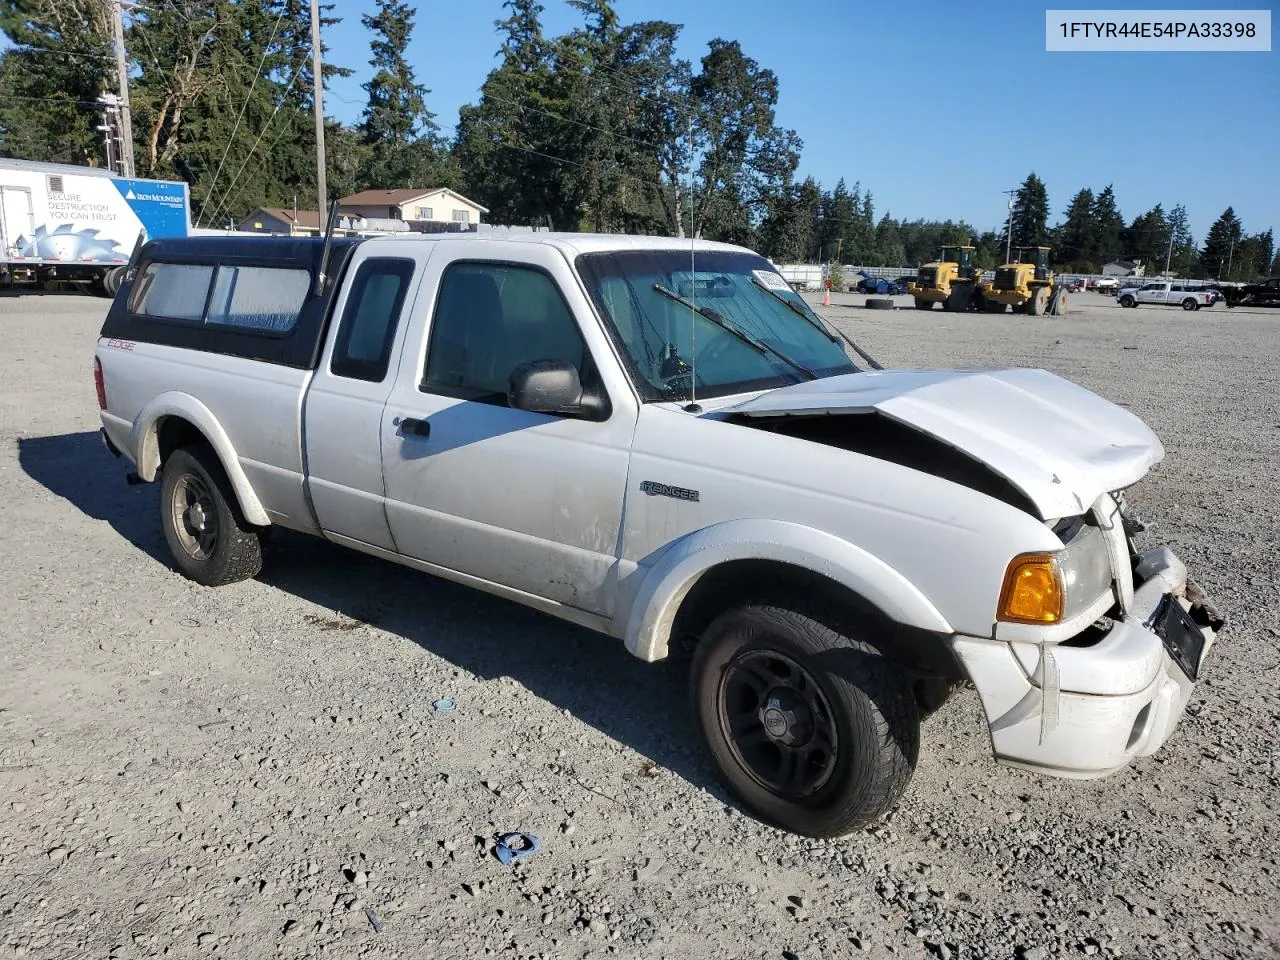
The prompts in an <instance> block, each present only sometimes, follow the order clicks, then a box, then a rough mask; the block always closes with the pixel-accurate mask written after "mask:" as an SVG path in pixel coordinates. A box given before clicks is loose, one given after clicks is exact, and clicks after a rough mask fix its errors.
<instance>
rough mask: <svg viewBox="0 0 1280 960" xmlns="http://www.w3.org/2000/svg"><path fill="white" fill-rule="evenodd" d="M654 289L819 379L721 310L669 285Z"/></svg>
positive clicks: (762, 351) (798, 369)
mask: <svg viewBox="0 0 1280 960" xmlns="http://www.w3.org/2000/svg"><path fill="white" fill-rule="evenodd" d="M653 289H655V290H657V291H658V292H659V293H660V294H662V295H663V296H664V297H667V298H668V299H671V300H674V301H675V302H676V303H678V304H680V305H681V306H685V307H688V308H689V309H690V310H692V311H693V312H694V313H696V314H697V315H698V316H700V317H702V318H703V319H705V320H709V321H711V322H712V323H714V324H715V325H716V326H717V327H719V328H720V329H721V330H726V331H728V332H729V333H731V334H733V335H734V336H735V337H737V338H738V339H739V340H741V341H742V342H743V343H745V344H746V345H747V346H749V347H751V348H753V349H754V350H755V351H756V352H757V353H762V354H772V355H773V356H775V357H777V358H778V359H779V360H781V361H782V362H783V363H785V364H786V365H787V366H789V367H791V368H792V369H794V370H797V371H799V372H800V373H802V374H804V376H805V378H806V379H809V380H817V379H818V375H817V374H816V373H814V372H813V371H812V370H810V369H809V368H808V367H806V366H805V365H804V364H803V363H801V362H800V361H798V360H792V359H791V358H790V357H788V356H787V355H786V354H785V353H783V352H782V351H781V350H778V349H777V348H776V347H771V346H769V344H767V343H765V342H764V341H763V340H758V339H756V338H755V337H753V336H752V335H751V334H749V333H747V331H745V330H743V329H742V328H741V327H739V326H737V325H736V324H733V323H730V322H729V321H728V320H726V319H725V318H724V317H723V316H722V315H721V314H720V312H719V311H717V310H712V309H710V308H709V307H699V306H697V305H696V304H695V303H694V302H693V301H692V300H689V299H688V298H687V297H682V296H680V294H678V293H676V292H675V291H674V290H671V289H668V288H667V287H664V286H663V285H662V284H660V283H655V284H654V285H653Z"/></svg>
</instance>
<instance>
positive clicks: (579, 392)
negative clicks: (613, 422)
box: [507, 360, 608, 420]
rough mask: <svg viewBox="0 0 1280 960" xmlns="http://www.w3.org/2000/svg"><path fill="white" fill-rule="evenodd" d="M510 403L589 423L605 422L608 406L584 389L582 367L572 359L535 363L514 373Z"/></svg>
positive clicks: (509, 388)
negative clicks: (571, 361) (576, 364)
mask: <svg viewBox="0 0 1280 960" xmlns="http://www.w3.org/2000/svg"><path fill="white" fill-rule="evenodd" d="M507 403H508V405H509V406H511V407H512V408H514V409H516V410H528V411H529V412H530V413H556V414H563V415H567V416H571V417H582V418H583V419H585V420H603V419H605V418H606V417H607V416H608V408H607V404H606V403H604V402H603V401H602V400H601V398H600V397H598V396H596V395H594V394H592V393H590V392H588V391H585V390H583V389H582V380H581V378H579V376H578V368H577V367H575V366H574V365H573V364H572V363H570V362H569V361H568V360H534V361H532V362H531V363H523V364H521V365H520V366H518V367H516V368H515V370H513V371H511V379H510V380H509V381H508V384H507Z"/></svg>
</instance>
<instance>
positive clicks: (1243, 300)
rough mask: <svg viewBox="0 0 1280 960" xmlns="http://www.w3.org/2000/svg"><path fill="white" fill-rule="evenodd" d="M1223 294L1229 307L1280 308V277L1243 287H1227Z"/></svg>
mask: <svg viewBox="0 0 1280 960" xmlns="http://www.w3.org/2000/svg"><path fill="white" fill-rule="evenodd" d="M1223 294H1224V296H1223V299H1225V300H1226V301H1227V306H1228V307H1245V306H1248V307H1280V277H1272V278H1271V279H1270V280H1264V281H1263V282H1262V283H1250V284H1246V285H1245V286H1243V287H1227V289H1226V290H1225V291H1223Z"/></svg>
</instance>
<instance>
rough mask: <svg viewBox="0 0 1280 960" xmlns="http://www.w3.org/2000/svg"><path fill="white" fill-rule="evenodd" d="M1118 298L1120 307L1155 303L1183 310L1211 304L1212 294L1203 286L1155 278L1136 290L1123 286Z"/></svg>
mask: <svg viewBox="0 0 1280 960" xmlns="http://www.w3.org/2000/svg"><path fill="white" fill-rule="evenodd" d="M1119 300H1120V306H1122V307H1136V306H1137V305H1138V304H1140V303H1157V304H1166V305H1168V306H1171V307H1174V306H1177V307H1182V309H1183V310H1199V309H1200V308H1201V307H1211V306H1213V294H1211V293H1209V292H1208V291H1207V290H1205V289H1204V288H1202V287H1193V286H1191V285H1190V284H1185V283H1174V282H1173V281H1170V280H1156V281H1154V282H1152V283H1148V284H1144V285H1143V286H1141V287H1138V288H1137V289H1136V290H1134V289H1130V288H1125V289H1124V290H1121V291H1120V297H1119Z"/></svg>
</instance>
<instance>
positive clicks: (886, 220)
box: [876, 212, 907, 267]
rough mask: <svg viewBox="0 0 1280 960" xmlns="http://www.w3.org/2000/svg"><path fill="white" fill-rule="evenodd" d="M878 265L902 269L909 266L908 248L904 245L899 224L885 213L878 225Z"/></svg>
mask: <svg viewBox="0 0 1280 960" xmlns="http://www.w3.org/2000/svg"><path fill="white" fill-rule="evenodd" d="M876 263H877V265H879V266H886V267H902V266H906V264H907V248H906V247H905V246H904V245H903V243H902V232H901V231H900V230H899V229H898V222H897V221H896V220H894V219H893V217H892V216H890V215H889V214H888V212H886V213H885V215H884V216H883V217H881V218H880V222H879V223H878V224H876Z"/></svg>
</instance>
